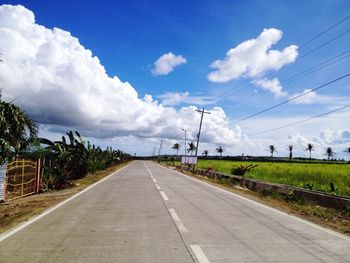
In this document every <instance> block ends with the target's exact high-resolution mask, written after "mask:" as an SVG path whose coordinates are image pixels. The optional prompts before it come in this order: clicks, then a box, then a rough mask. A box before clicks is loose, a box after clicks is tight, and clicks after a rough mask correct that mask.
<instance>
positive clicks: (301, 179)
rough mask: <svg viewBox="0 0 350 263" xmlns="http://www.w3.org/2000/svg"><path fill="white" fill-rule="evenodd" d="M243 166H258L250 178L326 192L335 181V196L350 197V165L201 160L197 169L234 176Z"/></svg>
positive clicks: (249, 173)
mask: <svg viewBox="0 0 350 263" xmlns="http://www.w3.org/2000/svg"><path fill="white" fill-rule="evenodd" d="M240 164H243V165H248V164H257V165H258V167H256V168H254V169H253V170H251V171H249V172H247V173H246V177H249V178H253V179H257V180H262V181H267V182H272V183H279V184H286V185H291V186H296V187H303V188H309V189H313V190H319V191H325V192H331V187H330V183H331V182H333V183H334V186H335V191H334V192H333V193H335V194H339V195H347V196H350V165H346V164H331V163H330V164H328V163H324V164H312V163H310V164H308V163H305V164H304V163H273V162H237V161H219V160H199V162H198V166H197V167H198V168H202V169H205V168H208V167H212V168H214V169H215V170H216V171H220V172H224V173H231V170H232V168H233V167H234V166H235V165H240Z"/></svg>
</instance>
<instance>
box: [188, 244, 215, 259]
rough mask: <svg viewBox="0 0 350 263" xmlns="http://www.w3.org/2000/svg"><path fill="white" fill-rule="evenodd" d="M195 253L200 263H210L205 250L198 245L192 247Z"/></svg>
mask: <svg viewBox="0 0 350 263" xmlns="http://www.w3.org/2000/svg"><path fill="white" fill-rule="evenodd" d="M190 247H191V249H192V251H193V253H194V254H195V256H196V258H197V259H198V261H199V263H210V261H209V259H208V258H207V256H206V255H205V254H204V252H203V250H202V249H201V247H200V246H198V245H190Z"/></svg>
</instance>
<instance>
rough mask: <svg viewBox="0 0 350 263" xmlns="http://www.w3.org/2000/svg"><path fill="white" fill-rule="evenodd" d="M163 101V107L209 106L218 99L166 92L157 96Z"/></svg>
mask: <svg viewBox="0 0 350 263" xmlns="http://www.w3.org/2000/svg"><path fill="white" fill-rule="evenodd" d="M157 97H158V98H160V99H162V102H161V104H162V105H163V106H175V105H179V104H182V103H184V104H192V105H209V104H213V103H215V102H216V101H217V99H215V98H213V97H209V96H194V95H190V93H189V92H166V93H164V94H162V95H159V96H157Z"/></svg>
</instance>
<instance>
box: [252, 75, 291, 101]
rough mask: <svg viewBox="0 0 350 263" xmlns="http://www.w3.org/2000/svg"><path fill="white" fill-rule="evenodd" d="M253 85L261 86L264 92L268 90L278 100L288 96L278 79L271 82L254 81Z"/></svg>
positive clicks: (265, 80)
mask: <svg viewBox="0 0 350 263" xmlns="http://www.w3.org/2000/svg"><path fill="white" fill-rule="evenodd" d="M253 84H255V85H256V86H259V87H260V88H262V89H263V90H267V91H270V92H272V93H273V94H275V97H276V98H279V97H285V96H287V95H288V93H287V92H286V91H283V89H282V86H281V83H280V82H279V80H278V79H277V78H273V79H271V80H269V79H266V78H263V79H259V80H253Z"/></svg>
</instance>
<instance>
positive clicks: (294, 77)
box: [281, 49, 350, 85]
mask: <svg viewBox="0 0 350 263" xmlns="http://www.w3.org/2000/svg"><path fill="white" fill-rule="evenodd" d="M348 53H350V49H349V50H347V51H345V52H342V53H341V54H339V55H337V56H335V57H332V58H330V59H327V60H326V61H323V62H321V63H319V64H317V65H315V66H312V67H310V68H308V69H306V70H304V71H302V72H299V73H297V74H295V75H292V76H290V77H288V78H286V79H284V80H281V83H283V84H284V85H285V84H288V83H290V82H293V81H295V80H297V79H300V78H302V77H304V76H306V75H309V74H311V73H314V72H316V71H318V70H321V69H323V68H325V67H328V66H330V65H333V64H335V63H337V62H339V61H342V60H344V59H346V58H348V57H349V56H350V54H348ZM346 54H347V55H346ZM344 55H346V56H344Z"/></svg>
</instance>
